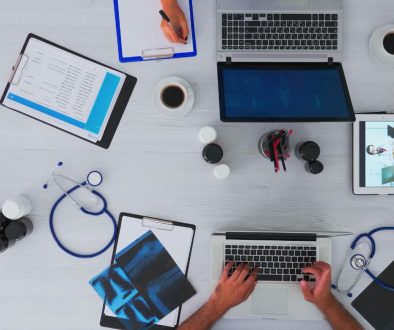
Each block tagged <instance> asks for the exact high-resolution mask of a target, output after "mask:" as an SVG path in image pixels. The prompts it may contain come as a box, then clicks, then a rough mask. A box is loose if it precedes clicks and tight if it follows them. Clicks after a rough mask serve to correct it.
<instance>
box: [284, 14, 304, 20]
mask: <svg viewBox="0 0 394 330" xmlns="http://www.w3.org/2000/svg"><path fill="white" fill-rule="evenodd" d="M280 18H281V20H282V21H283V20H286V21H301V20H303V21H306V20H310V19H311V15H310V14H281V15H280Z"/></svg>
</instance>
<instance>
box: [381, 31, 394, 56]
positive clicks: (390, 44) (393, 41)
mask: <svg viewBox="0 0 394 330" xmlns="http://www.w3.org/2000/svg"><path fill="white" fill-rule="evenodd" d="M383 47H384V49H385V50H386V52H387V53H389V54H391V55H394V33H389V34H386V36H385V37H384V38H383Z"/></svg>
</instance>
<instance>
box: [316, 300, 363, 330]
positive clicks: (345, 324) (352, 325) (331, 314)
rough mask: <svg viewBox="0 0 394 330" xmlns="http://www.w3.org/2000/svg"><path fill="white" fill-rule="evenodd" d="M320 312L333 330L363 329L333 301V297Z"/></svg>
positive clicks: (340, 305) (337, 302) (339, 304)
mask: <svg viewBox="0 0 394 330" xmlns="http://www.w3.org/2000/svg"><path fill="white" fill-rule="evenodd" d="M320 310H321V311H322V312H323V314H324V315H325V316H326V318H327V320H328V321H329V322H330V324H331V326H332V327H333V329H335V330H362V329H363V327H362V326H361V325H360V324H359V323H358V322H357V321H356V319H355V318H354V317H353V316H352V315H351V314H350V313H349V312H348V311H347V310H346V309H345V308H344V307H343V306H342V304H341V303H340V302H339V301H338V300H336V299H335V297H334V296H332V298H331V299H330V302H329V303H328V304H327V305H326V306H324V307H321V308H320Z"/></svg>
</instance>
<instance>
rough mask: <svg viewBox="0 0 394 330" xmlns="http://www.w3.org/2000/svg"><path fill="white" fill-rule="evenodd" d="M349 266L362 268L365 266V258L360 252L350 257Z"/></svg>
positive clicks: (357, 268)
mask: <svg viewBox="0 0 394 330" xmlns="http://www.w3.org/2000/svg"><path fill="white" fill-rule="evenodd" d="M350 264H351V266H352V267H353V268H354V269H356V270H362V269H364V268H365V267H366V266H367V260H366V259H365V257H364V256H363V255H361V254H356V255H354V256H353V257H352V258H351V259H350Z"/></svg>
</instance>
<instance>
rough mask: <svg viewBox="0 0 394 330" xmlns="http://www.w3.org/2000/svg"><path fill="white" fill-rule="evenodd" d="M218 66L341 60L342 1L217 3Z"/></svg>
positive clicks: (220, 0)
mask: <svg viewBox="0 0 394 330" xmlns="http://www.w3.org/2000/svg"><path fill="white" fill-rule="evenodd" d="M216 15H217V60H218V62H229V61H230V62H231V61H233V62H341V53H342V0H242V1H239V0H217V14H216Z"/></svg>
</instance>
